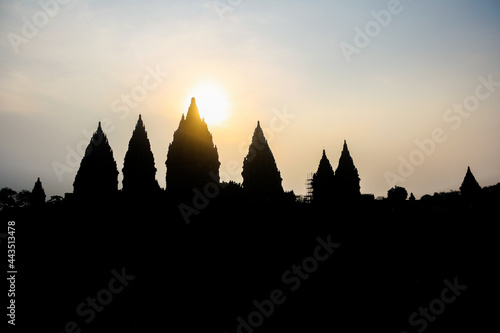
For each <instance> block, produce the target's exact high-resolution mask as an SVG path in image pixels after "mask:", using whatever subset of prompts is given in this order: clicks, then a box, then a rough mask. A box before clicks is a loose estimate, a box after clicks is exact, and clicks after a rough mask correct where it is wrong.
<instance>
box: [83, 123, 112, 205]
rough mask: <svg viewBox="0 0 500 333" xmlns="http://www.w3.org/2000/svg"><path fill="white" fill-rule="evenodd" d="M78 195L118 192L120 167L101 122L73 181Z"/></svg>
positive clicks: (101, 195)
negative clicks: (118, 167) (117, 165)
mask: <svg viewBox="0 0 500 333" xmlns="http://www.w3.org/2000/svg"><path fill="white" fill-rule="evenodd" d="M73 188H74V190H73V191H74V194H75V196H77V197H86V198H91V197H95V196H97V197H106V196H109V195H114V194H116V193H117V192H118V169H117V167H116V162H115V159H114V157H113V150H112V149H111V147H110V145H109V142H108V139H107V137H106V135H105V134H104V132H103V130H102V128H101V123H100V122H99V125H98V127H97V131H96V132H94V134H93V136H92V139H91V140H90V143H89V145H88V146H87V149H86V150H85V156H84V157H83V159H82V161H81V163H80V168H79V169H78V172H77V174H76V177H75V181H74V183H73Z"/></svg>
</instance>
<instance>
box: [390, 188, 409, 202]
mask: <svg viewBox="0 0 500 333" xmlns="http://www.w3.org/2000/svg"><path fill="white" fill-rule="evenodd" d="M412 195H413V193H412ZM407 197H408V192H407V191H406V189H405V188H404V187H401V186H394V187H393V188H391V189H390V190H389V191H387V199H389V200H394V201H405V200H406V198H407ZM413 200H415V197H413Z"/></svg>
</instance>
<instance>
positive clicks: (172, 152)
mask: <svg viewBox="0 0 500 333" xmlns="http://www.w3.org/2000/svg"><path fill="white" fill-rule="evenodd" d="M165 164H166V166H167V176H166V182H167V192H168V193H169V194H171V195H174V196H178V197H186V196H189V195H192V193H193V192H192V191H193V189H195V188H198V189H199V190H200V191H203V188H204V186H205V185H206V184H207V183H209V182H215V183H217V184H218V183H219V167H220V162H219V154H218V152H217V146H215V145H214V143H213V139H212V134H211V133H210V132H209V131H208V126H207V124H206V123H205V119H203V120H202V119H200V114H199V112H198V107H197V106H196V101H195V99H194V97H193V98H191V105H190V106H189V109H188V112H187V115H186V118H184V114H183V115H182V119H181V121H180V123H179V127H178V128H177V130H176V131H175V133H174V139H173V141H172V143H171V144H170V145H169V147H168V153H167V160H166V162H165Z"/></svg>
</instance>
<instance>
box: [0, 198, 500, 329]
mask: <svg viewBox="0 0 500 333" xmlns="http://www.w3.org/2000/svg"><path fill="white" fill-rule="evenodd" d="M495 204H496V203H495V202H490V203H483V204H480V205H479V204H476V205H473V206H472V207H470V205H466V204H463V203H456V204H449V205H440V206H439V207H436V205H435V204H434V203H432V202H418V201H417V202H404V203H403V204H401V205H395V204H391V203H388V202H386V201H385V202H366V203H363V204H358V205H352V206H349V205H345V204H344V205H332V206H331V207H317V206H313V205H305V204H292V203H280V204H275V205H272V204H270V203H258V204H257V203H245V204H241V203H235V202H230V201H215V202H212V203H211V204H210V205H209V207H208V208H207V209H205V210H204V211H203V212H202V213H201V214H200V215H199V216H198V217H196V218H195V219H193V220H192V222H191V223H190V224H189V225H186V223H185V222H184V221H183V220H182V218H181V217H180V215H179V213H178V209H177V206H176V205H172V206H165V205H163V204H153V203H150V204H147V205H146V204H144V205H141V204H137V203H128V204H123V203H106V204H103V203H98V202H90V203H87V204H75V203H74V204H63V205H60V206H58V207H44V208H42V209H25V210H16V211H11V212H3V213H1V215H0V216H1V218H2V226H5V225H6V221H8V220H15V221H16V242H17V243H16V250H17V252H16V256H17V257H16V264H17V267H18V275H17V281H16V291H17V292H16V304H17V306H16V329H17V330H19V331H23V332H28V331H32V332H54V333H55V332H221V333H223V332H228V333H232V332H244V333H251V332H332V333H333V332H374V331H375V332H378V331H380V332H398V333H399V332H403V331H406V332H424V331H425V332H484V331H486V330H485V328H486V327H493V328H494V327H498V325H493V326H491V325H492V323H494V322H495V320H496V318H497V317H498V305H495V304H498V297H497V294H498V291H497V289H498V288H497V287H496V284H497V283H498V281H499V280H498V273H497V272H496V270H497V268H498V253H499V251H498V250H499V249H498V248H499V241H498V237H499V236H498V231H497V224H498V211H497V209H496V207H495ZM2 246H4V244H2ZM4 248H5V247H4ZM4 304H5V303H4ZM4 316H5V315H4ZM7 319H8V318H7ZM4 320H5V321H6V319H5V317H4Z"/></svg>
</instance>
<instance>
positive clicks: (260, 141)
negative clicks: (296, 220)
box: [241, 122, 284, 199]
mask: <svg viewBox="0 0 500 333" xmlns="http://www.w3.org/2000/svg"><path fill="white" fill-rule="evenodd" d="M241 175H242V176H243V190H244V191H245V192H246V193H247V194H248V195H249V196H251V197H258V198H266V199H272V198H277V197H279V196H281V195H283V193H284V191H283V187H282V186H281V181H282V179H281V174H280V172H279V170H278V167H277V166H276V161H275V160H274V156H273V153H272V152H271V148H269V145H268V143H267V140H266V138H265V137H264V132H263V131H262V128H261V127H260V122H257V128H256V129H255V132H254V134H253V137H252V143H251V144H250V147H249V149H248V154H247V156H246V157H245V159H244V160H243V172H242V173H241Z"/></svg>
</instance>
